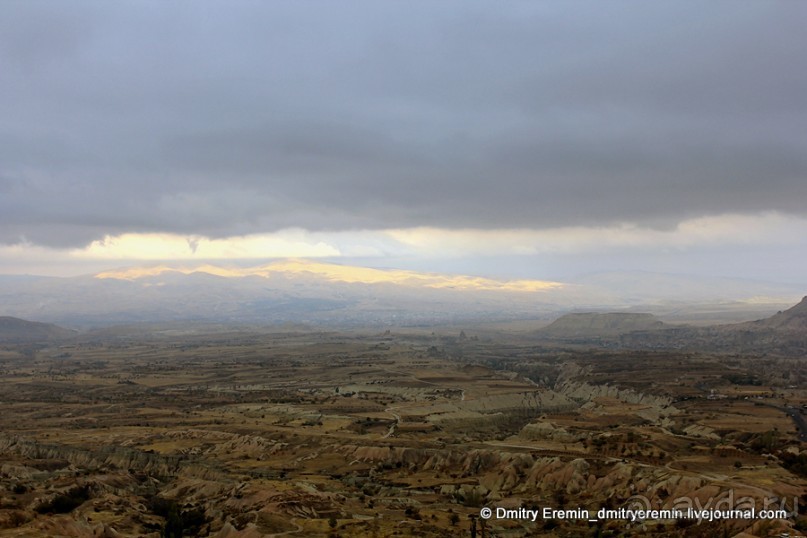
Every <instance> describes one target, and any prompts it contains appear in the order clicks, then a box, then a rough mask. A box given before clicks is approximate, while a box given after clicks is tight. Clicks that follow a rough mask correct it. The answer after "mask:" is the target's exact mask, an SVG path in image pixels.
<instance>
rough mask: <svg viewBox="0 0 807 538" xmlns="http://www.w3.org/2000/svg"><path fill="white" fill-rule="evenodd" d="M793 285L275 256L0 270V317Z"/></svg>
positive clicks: (725, 307) (611, 300)
mask: <svg viewBox="0 0 807 538" xmlns="http://www.w3.org/2000/svg"><path fill="white" fill-rule="evenodd" d="M800 292H801V290H799V289H798V288H797V287H796V286H788V285H781V284H771V283H764V282H753V281H737V280H731V279H724V280H719V279H718V280H714V279H712V280H709V281H708V282H704V280H703V279H699V278H695V277H682V276H671V275H657V274H653V273H630V274H621V273H609V274H600V275H592V276H589V277H586V278H584V279H580V280H578V281H574V282H553V281H542V280H526V279H521V280H497V279H491V278H483V277H478V276H468V275H448V274H439V273H423V272H416V271H404V270H398V269H372V268H367V267H353V266H346V265H339V264H335V263H323V262H314V261H306V260H277V261H274V262H272V263H268V264H265V265H261V266H258V267H238V266H217V265H210V264H207V265H176V266H167V265H159V266H148V267H128V268H122V269H116V270H110V271H104V272H101V273H98V274H95V275H85V276H79V277H71V278H55V277H33V276H26V277H21V276H0V315H8V316H15V317H18V318H25V319H36V320H39V321H43V322H50V323H56V324H59V325H62V326H66V327H74V328H89V327H102V326H111V325H118V324H131V323H167V322H214V323H247V324H288V323H303V324H310V325H333V326H367V325H430V324H435V323H454V322H460V321H462V322H465V321H481V320H496V321H502V320H513V319H552V318H554V317H557V316H558V315H559V314H562V313H564V312H569V311H603V310H625V309H628V308H631V307H634V308H645V307H647V309H646V310H645V311H648V312H670V313H675V314H676V315H680V311H681V309H682V308H684V307H686V308H689V307H692V306H693V304H694V303H698V304H699V305H701V306H702V305H707V308H705V311H708V312H713V311H714V312H720V311H732V312H734V311H735V310H736V311H739V312H745V313H748V312H754V313H757V312H760V313H763V314H764V315H768V314H769V313H773V312H775V311H776V310H777V309H781V308H782V307H784V306H786V305H787V304H792V302H793V301H794V300H795V298H797V297H800V296H801V293H800ZM682 305H685V306H682ZM738 309H739V310H738ZM710 315H711V314H710ZM753 317H754V316H751V315H745V317H744V318H743V317H742V315H741V317H740V318H739V319H753ZM735 319H736V318H735Z"/></svg>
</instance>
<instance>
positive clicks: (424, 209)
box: [0, 1, 807, 245]
mask: <svg viewBox="0 0 807 538" xmlns="http://www.w3.org/2000/svg"><path fill="white" fill-rule="evenodd" d="M804 20H807V5H805V4H803V3H796V2H780V3H777V2H765V3H763V2H736V1H731V2H722V3H721V2H710V3H702V2H681V1H675V2H652V3H647V2H639V1H636V2H599V1H591V2H554V3H550V2H508V3H500V2H466V1H463V2H420V3H418V2H414V3H413V2H406V3H403V2H401V3H392V2H339V3H335V2H277V3H268V2H228V3H214V2H172V3H163V2H153V3H148V2H132V3H121V2H100V1H99V2H89V3H81V2H78V3H76V2H71V3H69V4H68V3H65V2H57V1H52V2H29V1H25V2H22V1H20V2H13V1H7V2H3V3H2V4H0V65H2V68H1V69H0V92H2V99H1V100H0V243H3V242H5V243H15V242H18V241H20V240H21V239H22V238H24V239H26V240H28V241H32V242H35V243H40V244H48V245H81V244H85V243H86V242H87V241H89V240H92V239H95V238H98V237H101V236H103V235H104V234H116V233H123V232H150V231H167V232H180V233H194V234H204V235H209V236H215V237H219V236H227V235H237V234H246V233H253V232H264V231H272V230H276V229H279V228H283V227H288V226H299V227H304V228H308V229H320V230H322V229H350V228H367V229H375V228H388V227H406V226H424V225H425V226H441V227H548V226H562V225H576V224H583V225H589V224H608V223H614V222H624V221H630V222H639V223H646V224H650V225H658V226H667V225H670V224H672V223H675V222H677V221H678V220H680V219H683V218H687V217H691V216H697V215H706V214H715V213H724V212H756V211H767V210H778V211H784V212H793V213H801V214H803V213H804V212H805V204H804V200H807V157H805V156H807V105H805V101H806V100H805V98H804V96H805V95H807V65H805V60H804V52H805V50H807V37H805V33H804V32H803V28H802V23H803V21H804Z"/></svg>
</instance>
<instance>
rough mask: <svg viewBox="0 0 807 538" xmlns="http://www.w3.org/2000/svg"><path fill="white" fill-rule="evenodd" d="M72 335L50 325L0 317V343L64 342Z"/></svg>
mask: <svg viewBox="0 0 807 538" xmlns="http://www.w3.org/2000/svg"><path fill="white" fill-rule="evenodd" d="M74 334H75V333H74V332H73V331H71V330H69V329H65V328H62V327H59V326H58V325H52V324H50V323H39V322H37V321H27V320H24V319H20V318H12V317H10V316H0V342H3V343H21V342H50V341H54V340H64V339H65V338H70V337H71V336H73V335H74Z"/></svg>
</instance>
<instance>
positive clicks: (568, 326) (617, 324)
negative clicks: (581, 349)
mask: <svg viewBox="0 0 807 538" xmlns="http://www.w3.org/2000/svg"><path fill="white" fill-rule="evenodd" d="M665 327H666V325H664V323H662V322H661V321H660V320H659V319H658V318H656V316H654V315H653V314H635V313H627V312H608V313H604V314H599V313H594V312H585V313H579V314H566V315H565V316H561V317H560V318H558V319H556V320H555V321H553V322H552V323H551V324H549V325H548V326H546V327H545V328H543V329H542V330H541V331H539V334H540V335H541V336H547V337H550V338H596V337H603V336H618V335H620V334H626V333H629V332H632V331H651V330H657V329H663V328H665Z"/></svg>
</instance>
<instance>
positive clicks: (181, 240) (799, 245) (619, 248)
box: [0, 213, 807, 279]
mask: <svg viewBox="0 0 807 538" xmlns="http://www.w3.org/2000/svg"><path fill="white" fill-rule="evenodd" d="M770 248H776V249H778V251H779V252H780V253H781V252H785V253H788V252H792V253H796V252H807V219H805V218H801V217H795V216H791V215H784V214H781V213H765V214H758V215H734V214H733V215H721V216H710V217H702V218H695V219H689V220H685V221H683V222H681V223H680V224H679V225H678V226H677V227H675V228H674V229H670V230H658V229H651V228H643V227H639V226H636V225H629V224H624V225H617V226H611V227H597V228H592V227H565V228H553V229H543V230H530V229H505V230H479V229H462V230H450V229H441V228H407V229H390V230H378V231H367V230H360V231H336V232H311V231H306V230H302V229H287V230H281V231H278V232H274V233H266V234H251V235H245V236H238V237H227V238H208V237H204V236H196V235H178V234H140V233H128V234H122V235H118V236H107V237H105V238H104V239H100V240H96V241H93V242H92V243H90V244H89V245H87V246H86V247H84V248H79V249H70V250H68V249H61V250H60V249H51V248H44V247H40V246H37V245H32V244H26V243H21V244H17V245H11V246H2V247H0V272H2V273H5V274H14V273H39V274H54V275H65V274H80V273H82V272H87V271H86V269H85V268H86V267H89V266H90V265H91V266H92V267H93V268H94V269H95V268H98V269H99V270H100V269H103V268H109V267H110V266H121V265H135V264H137V263H139V262H148V263H153V262H156V261H188V260H196V261H202V260H205V261H212V262H214V263H215V262H216V261H219V262H220V263H222V264H225V263H226V262H227V261H230V260H232V261H239V263H249V260H265V259H268V258H328V259H332V260H333V259H337V260H338V259H365V260H372V265H375V266H380V265H385V261H387V260H388V261H389V263H388V264H387V265H388V266H390V267H395V264H396V263H397V262H399V261H401V260H408V262H407V263H409V264H410V266H412V265H413V264H414V265H418V267H421V268H428V270H429V271H432V272H441V271H451V272H458V270H461V271H462V270H463V261H464V260H466V259H467V260H471V259H476V260H479V259H482V258H487V259H494V260H495V259H496V258H497V257H501V258H502V259H509V260H512V259H513V258H523V259H533V258H540V259H542V260H551V259H553V258H556V259H557V258H564V257H566V258H568V259H571V258H575V259H578V260H582V262H581V265H583V266H586V267H587V268H588V270H590V271H597V270H604V269H608V268H606V267H601V266H598V264H599V265H602V263H601V262H602V260H604V259H606V258H607V257H609V256H611V257H613V256H614V253H625V254H626V255H628V256H640V257H646V258H647V259H650V258H653V257H658V256H659V255H662V254H665V255H669V254H670V253H673V254H674V255H675V257H676V259H677V260H678V262H677V263H678V264H679V266H682V267H687V266H689V267H691V268H692V272H693V273H697V272H699V271H698V269H699V266H704V265H709V263H710V262H709V261H708V260H707V261H704V260H705V258H703V256H702V253H703V252H704V251H709V250H710V249H717V250H719V251H720V252H721V253H728V254H729V255H732V256H736V257H738V258H741V257H743V256H745V255H747V256H749V257H751V258H753V253H754V252H755V251H760V252H761V251H763V250H765V249H770ZM698 253H700V254H698ZM699 256H700V257H699ZM688 257H691V260H692V263H691V264H689V265H687V259H688ZM798 259H801V258H798ZM441 260H443V261H444V260H452V262H451V263H450V264H442V263H441ZM598 260H599V261H598ZM804 261H807V260H804ZM46 262H47V263H46ZM256 263H260V262H257V261H256ZM45 265H50V266H51V267H52V269H51V270H47V269H46V270H44V271H43V270H42V269H41V268H42V267H43V266H45ZM449 266H450V267H451V269H448V267H449ZM32 267H38V268H40V269H39V270H31V269H30V268H32ZM465 267H467V269H464V272H467V273H469V274H474V273H475V272H479V271H478V269H479V265H477V266H476V268H475V267H474V265H473V263H471V262H469V263H468V264H467V265H466V266H465ZM700 268H703V269H709V268H706V267H700ZM636 269H643V268H642V267H637V268H636ZM658 269H659V267H657V266H655V267H653V268H652V270H658ZM772 269H775V268H772ZM673 270H677V268H676V269H673V268H671V269H670V271H673ZM535 271H536V272H539V271H540V268H536V269H535ZM774 273H775V271H774ZM530 276H531V277H533V278H546V277H547V276H548V275H542V274H533V275H530ZM725 276H735V275H732V274H726V275H725ZM744 276H749V275H748V274H745V275H744ZM773 276H774V274H759V275H758V278H760V279H768V278H772V277H773ZM552 277H553V278H557V277H558V275H557V274H555V275H552Z"/></svg>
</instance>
